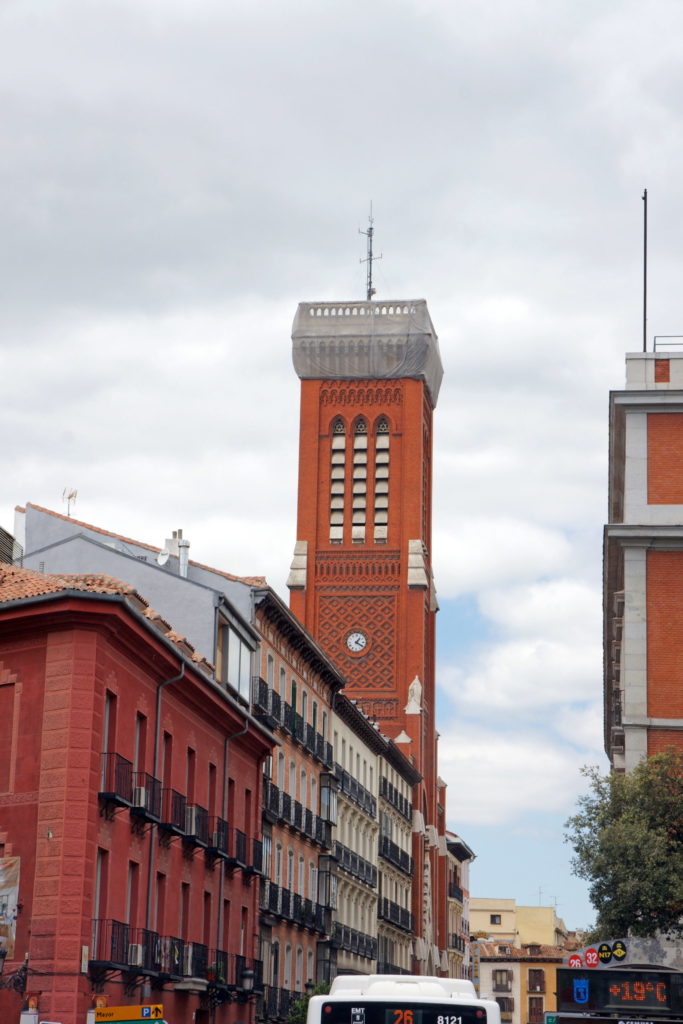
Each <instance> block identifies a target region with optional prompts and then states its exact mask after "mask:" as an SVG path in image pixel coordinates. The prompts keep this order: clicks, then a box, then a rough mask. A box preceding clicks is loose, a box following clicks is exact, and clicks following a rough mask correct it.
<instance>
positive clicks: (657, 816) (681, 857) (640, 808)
mask: <svg viewBox="0 0 683 1024" xmlns="http://www.w3.org/2000/svg"><path fill="white" fill-rule="evenodd" d="M582 773H583V774H584V775H585V776H586V777H587V778H588V779H589V781H590V789H589V791H588V793H586V794H585V795H584V796H581V797H579V800H578V813H577V814H575V815H573V816H572V817H571V818H569V820H568V821H567V822H565V829H566V830H567V831H566V833H565V841H566V842H568V843H570V844H571V846H572V847H573V849H574V856H573V857H572V871H573V873H574V874H575V875H577V876H578V877H579V878H585V879H586V880H587V881H588V882H589V895H590V899H591V903H592V904H593V906H594V907H595V909H596V911H597V922H596V927H595V931H594V932H593V933H591V939H592V940H599V939H607V938H613V937H615V936H617V935H627V934H629V933H630V934H631V935H638V936H642V937H648V936H652V935H654V934H655V933H657V932H664V933H668V934H673V935H683V752H681V751H675V750H673V749H670V750H668V751H666V752H665V753H662V754H655V755H654V756H653V757H650V758H647V759H645V760H643V761H641V762H640V763H639V764H638V766H637V768H636V769H635V770H634V771H633V772H632V774H630V775H619V774H615V773H612V774H609V775H605V776H603V775H600V774H599V772H598V769H597V768H590V767H589V768H583V769H582Z"/></svg>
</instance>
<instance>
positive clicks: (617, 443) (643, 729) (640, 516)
mask: <svg viewBox="0 0 683 1024" xmlns="http://www.w3.org/2000/svg"><path fill="white" fill-rule="evenodd" d="M609 435H610V454H609V522H608V524H607V526H606V527H605V540H604V563H603V564H604V713H605V719H604V720H605V750H606V751H607V755H608V757H609V759H610V762H611V764H612V766H613V768H615V769H616V770H617V771H631V770H632V769H633V768H634V767H635V765H636V764H637V763H638V761H640V760H641V759H642V758H643V757H646V756H648V755H650V754H654V753H657V752H658V751H661V750H664V749H666V748H667V747H670V746H673V747H677V748H678V749H681V747H683V686H682V685H681V666H682V665H683V636H681V633H680V630H679V625H678V623H679V618H680V614H679V610H680V608H681V607H683V472H682V470H683V353H682V352H680V351H676V352H659V351H658V352H647V353H635V354H629V355H627V356H626V387H625V389H624V390H622V391H614V392H612V393H611V394H610V420H609Z"/></svg>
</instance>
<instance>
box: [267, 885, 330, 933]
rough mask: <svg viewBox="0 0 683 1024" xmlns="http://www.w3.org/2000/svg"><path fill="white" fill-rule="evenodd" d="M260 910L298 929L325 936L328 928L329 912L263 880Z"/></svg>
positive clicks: (312, 902)
mask: <svg viewBox="0 0 683 1024" xmlns="http://www.w3.org/2000/svg"><path fill="white" fill-rule="evenodd" d="M260 907H261V910H262V911H264V912H265V913H268V914H273V915H274V916H276V917H280V918H282V919H283V920H285V921H291V922H292V923H293V924H296V925H298V926H299V927H300V928H308V929H309V930H310V931H315V932H319V933H320V934H321V935H324V934H326V932H327V930H328V927H329V920H328V919H329V911H328V909H327V908H326V907H322V906H320V905H319V904H318V903H317V902H314V901H313V900H310V899H305V898H304V897H303V896H301V895H299V893H293V892H292V891H291V890H290V889H284V888H281V887H280V886H279V885H276V884H275V882H271V881H270V880H265V881H263V882H262V884H261V897H260Z"/></svg>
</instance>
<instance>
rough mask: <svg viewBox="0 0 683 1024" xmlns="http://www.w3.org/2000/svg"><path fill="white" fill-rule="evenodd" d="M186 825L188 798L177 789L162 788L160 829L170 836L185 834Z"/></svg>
mask: <svg viewBox="0 0 683 1024" xmlns="http://www.w3.org/2000/svg"><path fill="white" fill-rule="evenodd" d="M186 827H187V800H186V799H185V797H184V796H183V794H182V793H178V791H177V790H175V789H162V791H161V821H160V822H159V829H160V830H161V831H162V832H165V833H166V834H167V835H168V836H184V835H185V829H186Z"/></svg>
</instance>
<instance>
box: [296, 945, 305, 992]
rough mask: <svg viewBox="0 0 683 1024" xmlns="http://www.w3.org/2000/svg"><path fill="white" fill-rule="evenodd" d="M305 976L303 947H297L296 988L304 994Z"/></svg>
mask: <svg viewBox="0 0 683 1024" xmlns="http://www.w3.org/2000/svg"><path fill="white" fill-rule="evenodd" d="M303 974H304V951H303V949H302V948H301V946H297V947H296V986H295V991H297V992H303V990H304V985H303V980H302V979H303Z"/></svg>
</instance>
